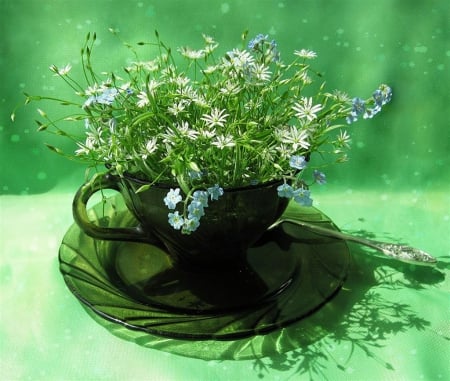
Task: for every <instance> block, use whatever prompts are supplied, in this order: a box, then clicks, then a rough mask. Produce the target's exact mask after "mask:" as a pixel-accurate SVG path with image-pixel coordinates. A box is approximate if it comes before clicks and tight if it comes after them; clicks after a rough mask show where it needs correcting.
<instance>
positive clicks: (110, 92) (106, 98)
mask: <svg viewBox="0 0 450 381" xmlns="http://www.w3.org/2000/svg"><path fill="white" fill-rule="evenodd" d="M118 93H119V92H118V91H117V89H115V88H109V89H106V90H105V91H104V92H103V93H102V94H100V95H99V96H98V97H97V99H96V101H97V103H100V104H105V105H111V104H112V103H113V102H114V98H115V97H116V95H117V94H118Z"/></svg>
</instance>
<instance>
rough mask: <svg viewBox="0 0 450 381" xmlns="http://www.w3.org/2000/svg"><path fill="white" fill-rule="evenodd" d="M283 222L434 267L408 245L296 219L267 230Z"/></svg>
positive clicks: (433, 260) (427, 257)
mask: <svg viewBox="0 0 450 381" xmlns="http://www.w3.org/2000/svg"><path fill="white" fill-rule="evenodd" d="M283 222H290V223H292V224H296V225H299V226H302V227H304V228H306V229H309V230H311V231H313V232H315V233H317V234H320V235H324V236H327V237H334V238H340V239H343V240H346V241H352V242H355V243H359V244H360V245H364V246H368V247H371V248H372V249H375V250H377V251H379V252H381V253H383V254H384V255H386V256H388V257H391V258H394V259H397V260H399V261H402V262H406V263H410V264H414V265H422V266H434V265H435V264H436V263H437V260H436V258H434V257H432V256H431V255H430V254H428V253H426V252H425V251H423V250H419V249H416V248H414V247H411V246H408V245H402V244H395V243H388V242H380V241H374V240H371V239H367V238H360V237H355V236H353V235H351V234H346V233H342V232H340V231H336V230H332V229H327V228H324V227H321V226H317V225H315V224H312V223H308V222H305V221H299V220H297V219H290V218H281V219H279V220H278V221H276V222H275V223H274V224H272V225H271V226H269V230H270V229H273V228H275V227H276V226H278V225H280V224H281V223H283Z"/></svg>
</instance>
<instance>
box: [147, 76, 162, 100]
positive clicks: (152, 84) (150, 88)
mask: <svg viewBox="0 0 450 381" xmlns="http://www.w3.org/2000/svg"><path fill="white" fill-rule="evenodd" d="M159 85H160V83H159V82H158V81H155V80H154V79H151V80H150V81H148V82H147V90H148V93H149V94H150V95H151V96H152V97H154V96H155V90H156V88H157V87H158V86H159Z"/></svg>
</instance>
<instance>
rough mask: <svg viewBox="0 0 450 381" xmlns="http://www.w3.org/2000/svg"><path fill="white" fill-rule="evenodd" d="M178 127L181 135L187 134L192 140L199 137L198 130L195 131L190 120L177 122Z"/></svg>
mask: <svg viewBox="0 0 450 381" xmlns="http://www.w3.org/2000/svg"><path fill="white" fill-rule="evenodd" d="M176 127H177V130H178V133H179V134H180V135H182V136H185V137H187V138H188V139H190V140H195V139H197V136H198V131H195V130H193V129H192V128H190V126H189V122H187V121H183V122H181V123H177V126H176Z"/></svg>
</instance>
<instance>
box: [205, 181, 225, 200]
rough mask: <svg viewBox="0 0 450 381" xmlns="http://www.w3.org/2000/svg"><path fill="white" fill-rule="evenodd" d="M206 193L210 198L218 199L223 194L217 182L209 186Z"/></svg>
mask: <svg viewBox="0 0 450 381" xmlns="http://www.w3.org/2000/svg"><path fill="white" fill-rule="evenodd" d="M208 194H209V195H210V196H211V200H218V199H219V197H220V196H222V195H223V189H222V188H221V187H219V185H218V184H216V185H214V186H213V187H211V188H208Z"/></svg>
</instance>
